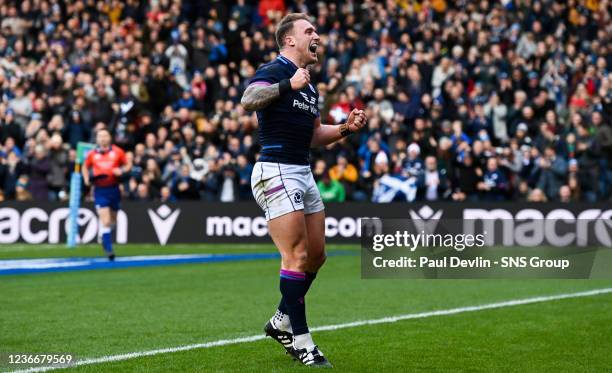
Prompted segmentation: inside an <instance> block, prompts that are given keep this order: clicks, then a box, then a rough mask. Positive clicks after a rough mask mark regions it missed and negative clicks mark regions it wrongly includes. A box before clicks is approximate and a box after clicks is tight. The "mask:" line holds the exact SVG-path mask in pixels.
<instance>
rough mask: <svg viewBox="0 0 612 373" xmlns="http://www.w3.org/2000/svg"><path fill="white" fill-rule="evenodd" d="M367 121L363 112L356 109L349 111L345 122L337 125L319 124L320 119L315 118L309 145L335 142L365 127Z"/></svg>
mask: <svg viewBox="0 0 612 373" xmlns="http://www.w3.org/2000/svg"><path fill="white" fill-rule="evenodd" d="M367 121H368V118H367V117H366V115H365V112H364V111H363V110H357V109H353V111H351V113H350V114H349V116H348V119H347V120H346V122H345V123H342V124H338V125H328V124H321V119H319V118H317V120H316V121H315V125H314V132H313V135H312V141H311V142H310V146H311V147H315V146H324V145H328V144H331V143H333V142H336V141H338V140H340V139H341V138H343V137H346V136H348V135H350V134H351V133H353V132H357V131H359V130H361V129H362V128H363V127H365V125H366V123H367Z"/></svg>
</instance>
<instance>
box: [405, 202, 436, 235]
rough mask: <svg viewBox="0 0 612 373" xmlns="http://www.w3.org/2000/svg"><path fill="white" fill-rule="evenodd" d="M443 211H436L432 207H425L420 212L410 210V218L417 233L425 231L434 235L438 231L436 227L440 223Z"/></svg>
mask: <svg viewBox="0 0 612 373" xmlns="http://www.w3.org/2000/svg"><path fill="white" fill-rule="evenodd" d="M441 216H442V210H438V211H434V210H433V209H432V208H431V207H429V206H427V205H425V206H423V207H421V209H420V210H419V211H414V210H410V218H412V222H413V224H414V227H415V228H416V229H417V231H425V233H427V234H432V233H434V232H435V231H436V227H437V226H438V223H439V222H440V217H441Z"/></svg>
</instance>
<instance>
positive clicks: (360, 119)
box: [346, 109, 368, 132]
mask: <svg viewBox="0 0 612 373" xmlns="http://www.w3.org/2000/svg"><path fill="white" fill-rule="evenodd" d="M367 123H368V117H367V116H366V115H365V112H364V111H363V110H357V109H353V111H351V113H350V114H349V116H348V120H347V121H346V124H347V125H348V128H349V131H351V132H357V131H359V130H360V129H362V128H363V127H365V126H366V124H367Z"/></svg>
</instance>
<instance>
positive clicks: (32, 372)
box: [12, 288, 612, 373]
mask: <svg viewBox="0 0 612 373" xmlns="http://www.w3.org/2000/svg"><path fill="white" fill-rule="evenodd" d="M607 293H612V288H601V289H593V290H588V291H581V292H577V293H566V294H556V295H544V296H540V297H532V298H523V299H514V300H508V301H503V302H496V303H488V304H481V305H477V306H467V307H457V308H450V309H446V310H437V311H426V312H420V313H409V314H405V315H398V316H391V317H383V318H381V319H372V320H360V321H353V322H349V323H344V324H335V325H325V326H319V327H315V328H311V329H310V330H311V331H313V332H320V331H327V330H338V329H346V328H354V327H357V326H364V325H376V324H387V323H394V322H397V321H402V320H410V319H424V318H427V317H434V316H445V315H455V314H458V313H464V312H474V311H482V310H490V309H495V308H505V307H513V306H520V305H524V304H533V303H542V302H550V301H554V300H560V299H568V298H580V297H590V296H593V295H600V294H607ZM265 338H266V337H265V336H264V335H262V334H259V335H253V336H250V337H240V338H234V339H221V340H218V341H212V342H206V343H196V344H191V345H185V346H178V347H169V348H161V349H157V350H149V351H137V352H130V353H127V354H119V355H110V356H102V357H96V358H90V359H84V360H78V361H76V362H75V363H74V364H71V365H70V366H67V367H58V366H43V367H32V368H28V369H22V370H15V371H13V372H12V373H35V372H48V371H50V370H55V369H63V368H71V367H75V366H81V365H92V364H100V363H109V362H113V361H121V360H129V359H135V358H139V357H144V356H153V355H160V354H168V353H173V352H180V351H189V350H195V349H200V348H211V347H218V346H227V345H233V344H238V343H249V342H256V341H260V340H262V339H265Z"/></svg>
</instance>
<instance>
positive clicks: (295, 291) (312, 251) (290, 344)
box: [241, 13, 367, 367]
mask: <svg viewBox="0 0 612 373" xmlns="http://www.w3.org/2000/svg"><path fill="white" fill-rule="evenodd" d="M275 36H276V42H277V44H278V47H279V49H280V55H279V56H278V57H277V58H276V59H275V60H273V61H271V62H269V63H267V64H264V65H262V66H261V67H260V68H259V69H258V70H257V72H256V73H255V76H254V77H253V78H252V79H251V81H250V83H249V86H248V87H247V89H246V90H245V92H244V94H243V96H242V100H241V103H242V105H243V107H244V108H245V109H246V110H249V111H256V112H257V120H258V122H259V142H260V144H261V146H262V148H261V152H260V155H259V159H258V161H257V163H256V164H255V166H254V168H253V173H252V176H251V187H252V189H253V195H254V197H255V199H256V201H257V203H258V204H259V206H261V208H262V209H263V211H264V214H265V217H266V220H267V221H268V230H269V232H270V236H271V237H272V240H273V241H274V244H275V245H276V247H277V248H278V250H279V251H280V254H281V270H280V292H281V295H282V297H281V300H280V303H279V305H278V309H277V311H276V313H275V315H274V316H273V317H272V318H271V319H270V321H269V322H268V323H267V324H266V326H265V328H264V331H265V333H266V334H267V335H268V336H270V337H272V338H274V339H275V340H276V341H278V342H279V343H281V344H282V345H283V347H285V349H286V351H287V352H288V353H290V354H291V355H292V356H293V357H294V358H296V359H298V360H299V361H300V362H302V363H303V364H304V365H308V366H319V367H331V364H330V363H329V361H328V360H327V359H326V358H325V357H324V355H323V353H322V352H321V350H320V349H319V348H318V347H317V346H316V345H315V343H314V342H313V339H312V336H311V335H310V333H309V331H308V325H307V322H306V311H305V309H306V308H305V302H304V296H305V295H306V292H307V291H308V289H309V288H310V285H311V284H312V282H313V281H314V279H315V277H316V275H317V272H318V270H319V268H321V266H322V265H323V263H324V262H325V258H326V256H325V212H324V206H323V202H322V201H321V196H320V194H319V190H318V189H317V185H316V184H315V180H314V178H313V175H312V172H311V169H310V163H309V156H310V147H315V146H324V145H327V144H331V143H333V142H335V141H338V140H340V139H342V138H344V137H346V136H348V135H350V134H351V133H353V132H356V131H359V130H360V129H361V128H363V127H364V126H365V125H366V121H367V118H366V115H365V113H364V112H363V111H361V110H353V111H352V112H351V113H350V115H349V116H348V119H347V121H346V122H345V123H343V124H340V125H324V124H321V119H320V116H319V110H318V101H319V94H318V91H317V90H316V88H315V86H314V85H313V84H311V82H310V74H309V72H308V70H307V69H306V67H307V66H308V65H311V64H314V63H316V62H317V61H318V57H317V47H318V46H319V42H320V39H319V35H318V34H317V31H316V29H315V27H314V26H313V25H312V23H310V21H309V18H308V16H307V15H305V14H302V13H292V14H288V15H286V16H285V17H284V18H283V19H282V20H281V21H280V23H279V24H278V26H277V30H276V35H275Z"/></svg>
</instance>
